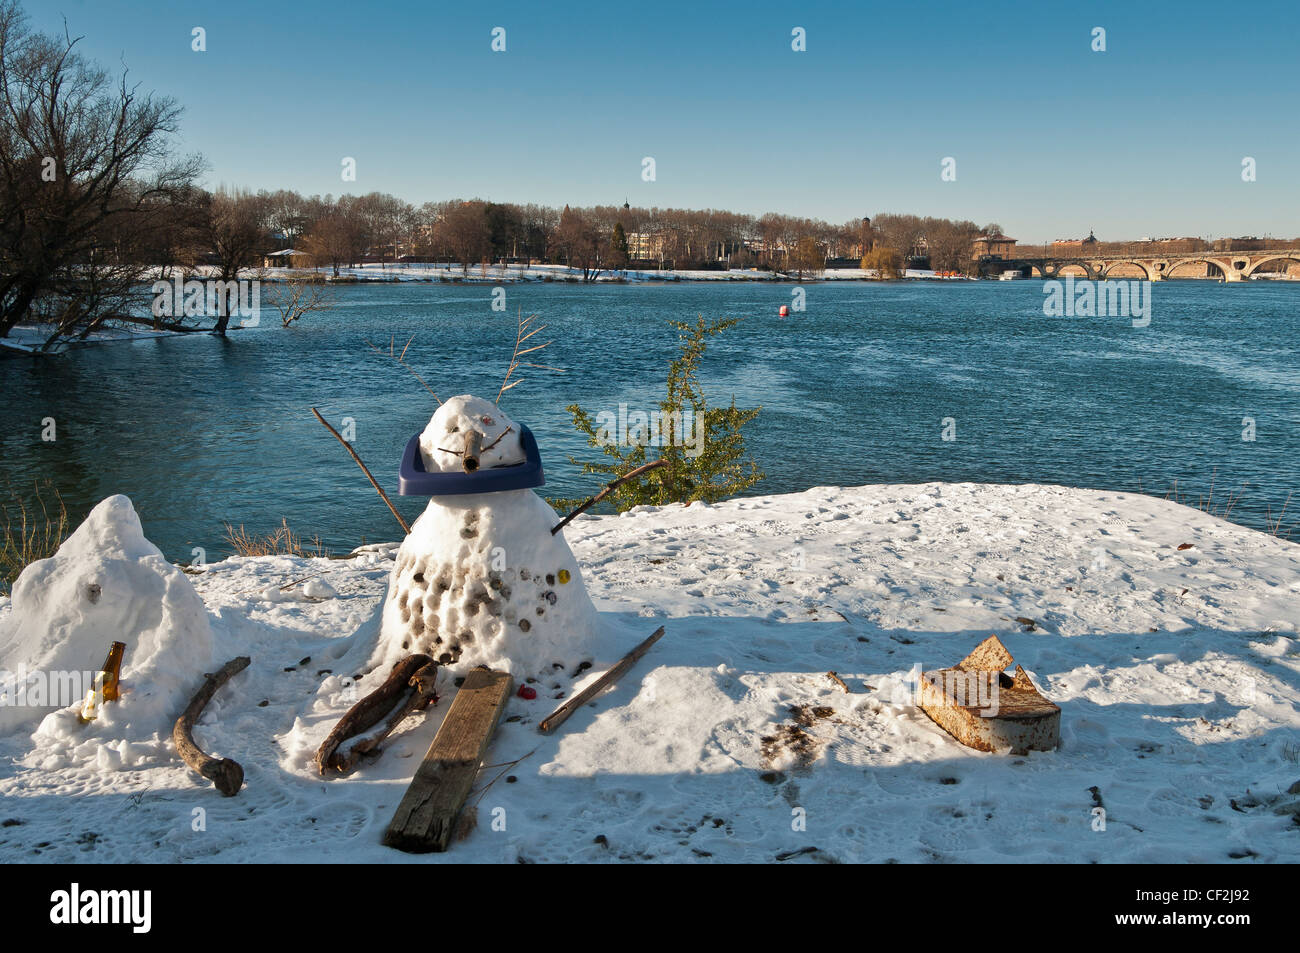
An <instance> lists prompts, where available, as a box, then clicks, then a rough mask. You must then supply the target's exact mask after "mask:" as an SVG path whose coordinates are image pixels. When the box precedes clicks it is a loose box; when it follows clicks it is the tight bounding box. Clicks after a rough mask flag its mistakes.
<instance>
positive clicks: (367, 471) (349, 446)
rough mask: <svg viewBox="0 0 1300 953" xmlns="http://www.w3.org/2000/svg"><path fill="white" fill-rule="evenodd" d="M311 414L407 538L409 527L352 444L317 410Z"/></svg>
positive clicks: (313, 409)
mask: <svg viewBox="0 0 1300 953" xmlns="http://www.w3.org/2000/svg"><path fill="white" fill-rule="evenodd" d="M311 412H312V413H313V414H315V415H316V419H317V420H319V421H320V422H321V423H322V424H324V425H325V429H326V430H328V431H329V432H330V433H332V434H333V435H334V437H335V439H337V440H338V442H339V443H341V444H343V449H344V450H346V451H347V452H348V453H349V454H350V455H351V456H352V459H353V460H355V461H356V462H357V466H359V467H360V468H361V472H362V473H364V474H365V475H366V479H367V480H369V481H370V485H371V486H373V487H374V488H375V490H376V491H378V493H379V496H380V498H382V499H383V501H384V502H385V503H386V504H388V511H389V512H390V513H392V514H393V517H394V518H395V519H396V520H397V522H398V523H400V524H401V526H402V530H403V532H405V533H406V534H407V535H408V536H409V535H410V533H411V527H410V526H409V525H408V524H407V522H406V520H404V519H402V514H401V513H399V512H397V507H395V506H393V501H392V500H390V499H389V498H388V494H387V493H385V492H384V488H383V487H382V486H380V485H379V484H378V483H377V482H376V481H375V478H374V476H373V475H372V474H371V472H370V469H369V468H368V467H367V466H366V465H365V464H364V463H362V462H361V458H360V457H359V456H357V452H356V451H355V450H353V449H352V444H350V443H348V442H347V441H346V440H344V439H343V435H342V434H341V433H339V432H338V431H337V430H335V429H334V428H333V427H331V426H330V422H329V421H328V420H326V419H325V418H324V417H322V416H321V415H320V411H319V410H317V409H316V408H315V407H313V408H312V409H311Z"/></svg>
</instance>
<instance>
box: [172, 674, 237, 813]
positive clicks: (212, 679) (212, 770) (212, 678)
mask: <svg viewBox="0 0 1300 953" xmlns="http://www.w3.org/2000/svg"><path fill="white" fill-rule="evenodd" d="M248 661H249V659H248V656H247V655H241V656H239V658H233V659H231V660H230V661H229V662H227V663H226V664H225V665H223V666H221V669H220V670H219V671H217V672H215V673H212V674H208V675H204V676H203V687H202V688H200V689H199V690H198V691H197V692H195V693H194V697H193V698H191V699H190V703H189V705H188V706H186V708H185V711H183V712H182V713H181V716H180V717H179V718H177V719H176V724H175V725H173V726H172V741H173V742H174V743H175V744H176V751H177V752H178V753H179V754H180V756H181V759H182V760H184V762H185V763H186V764H188V765H189V766H190V767H191V768H193V769H194V770H195V771H197V772H198V773H199V774H201V775H203V776H204V777H205V778H207V779H208V780H209V781H211V782H212V783H213V784H215V785H216V786H217V790H218V791H220V792H221V793H222V794H224V795H225V796H226V797H234V796H235V795H236V794H238V793H239V789H240V787H242V786H243V784H244V769H243V767H242V766H241V765H240V763H239V762H238V761H234V760H232V759H230V758H220V759H218V758H214V757H212V756H211V755H208V754H204V752H203V750H202V749H201V748H200V747H199V746H198V745H197V744H195V743H194V723H195V722H197V721H198V720H199V716H200V715H202V714H203V709H204V708H206V707H207V704H208V702H210V701H212V696H213V695H215V694H216V693H217V690H218V689H219V688H221V686H222V685H224V684H226V682H228V681H229V680H230V678H231V676H233V675H236V674H238V673H239V672H242V671H243V670H244V669H246V668H247V667H248Z"/></svg>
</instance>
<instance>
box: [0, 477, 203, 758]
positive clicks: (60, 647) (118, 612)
mask: <svg viewBox="0 0 1300 953" xmlns="http://www.w3.org/2000/svg"><path fill="white" fill-rule="evenodd" d="M114 641H118V642H125V643H126V656H125V660H124V662H123V665H122V680H121V690H122V696H121V699H120V700H119V701H118V702H116V703H114V704H108V705H105V706H103V708H102V710H101V712H100V715H99V717H98V718H97V719H96V720H95V721H94V722H93V723H91V724H89V725H82V724H80V723H79V722H78V720H77V711H78V709H79V702H80V699H81V696H82V695H84V693H85V690H86V688H88V687H89V684H90V682H89V679H93V675H94V672H95V671H96V670H98V668H99V666H100V665H102V664H103V661H104V657H105V655H107V653H108V648H109V645H110V644H111V643H112V642H114ZM212 656H213V639H212V631H211V627H210V625H209V621H208V614H207V609H206V608H205V607H204V604H203V600H202V599H200V598H199V596H198V594H197V593H196V592H195V591H194V587H193V586H192V585H191V584H190V581H189V578H188V577H187V576H186V575H185V574H184V573H183V572H182V571H181V570H180V569H178V568H177V567H176V566H173V565H172V564H171V563H169V562H168V561H167V559H166V557H164V556H163V554H162V552H161V551H160V550H159V549H158V547H157V546H155V545H154V544H153V543H151V542H149V540H148V539H146V538H145V535H144V531H143V530H142V528H141V526H140V518H139V517H138V516H137V515H136V512H135V509H134V507H133V506H132V505H131V501H130V500H129V499H127V498H126V497H125V496H110V497H109V498H108V499H106V500H104V501H102V502H101V503H99V504H98V505H97V506H96V507H95V508H94V509H93V510H91V512H90V515H89V516H87V517H86V520H85V522H84V523H82V524H81V525H80V526H78V527H77V529H76V530H75V531H74V532H73V533H72V535H71V536H69V537H68V538H67V539H66V540H65V541H64V543H63V545H62V546H60V547H59V549H58V552H56V553H55V554H54V555H53V556H51V557H50V558H49V559H42V560H40V561H38V562H34V563H32V564H31V565H30V566H28V567H27V568H26V569H24V570H23V572H22V574H21V575H20V576H19V577H18V580H17V582H15V583H14V587H13V603H12V606H11V611H10V612H8V613H6V614H5V616H3V617H0V670H2V671H3V673H4V677H5V687H7V688H8V689H10V691H9V692H7V693H6V694H5V695H4V698H3V702H4V703H3V704H0V734H7V733H9V732H11V731H14V730H16V729H18V728H20V727H29V726H32V725H34V724H35V723H36V722H38V721H40V720H41V718H42V716H45V715H49V717H48V718H46V719H45V721H44V722H43V723H42V724H41V726H40V729H39V732H38V735H40V736H44V737H46V738H50V739H60V738H61V739H63V740H65V741H69V742H72V741H75V742H77V743H80V742H83V741H85V740H86V738H87V737H88V736H93V737H98V738H101V739H103V738H116V739H128V738H131V739H135V738H140V737H147V736H149V735H151V734H154V733H159V732H160V733H162V734H163V735H164V736H165V735H166V733H167V732H168V731H169V729H170V725H171V722H172V721H173V720H174V719H175V718H176V716H177V715H178V714H179V713H180V711H181V709H182V708H183V707H184V705H185V699H186V698H187V697H188V696H189V694H190V693H191V692H192V691H193V690H194V688H195V687H196V684H197V677H198V676H199V674H201V673H202V672H205V671H209V670H210V667H211V664H212ZM70 695H72V696H74V697H69V696H70ZM67 706H71V707H67ZM56 709H61V710H56ZM52 711H53V712H54V713H53V714H50V713H51V712H52ZM124 747H125V746H124V745H119V746H118V748H119V754H120V753H121V750H124ZM127 760H128V761H129V760H130V759H127Z"/></svg>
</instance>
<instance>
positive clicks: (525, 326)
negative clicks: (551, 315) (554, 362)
mask: <svg viewBox="0 0 1300 953" xmlns="http://www.w3.org/2000/svg"><path fill="white" fill-rule="evenodd" d="M536 317H537V315H535V314H530V315H529V316H528V317H526V318H525V317H524V310H523V308H520V309H519V327H518V329H517V330H516V331H515V350H514V353H512V354H511V355H510V366H509V367H508V368H506V376H505V379H504V380H503V381H501V389H500V390H499V391H497V397H496V400H494V401H493V403H494V404H499V403H501V395H502V394H504V393H505V392H506V391H508V390H509V389H510V388H512V387H514V386H515V384H522V383H523V382H524V379H523V378H522V377H520V378H517V379H516V380H514V381H512V380H510V378H511V376H513V375H514V373H515V371H517V370H519V368H521V367H537V368H541V369H543V370H548V371H559V372H560V373H561V374H563V373H564V368H562V367H552V366H551V365H550V364H533V363H531V362H528V361H520V360H519V359H520V358H521V357H523V356H524V355H525V354H531V353H532V352H533V351H540V350H541V349H542V348H544V347H546V346H547V345H548V344H550V343H551V342H550V341H547V342H546V344H534V345H533V346H532V347H524V346H523V344H524V342H525V341H527V340H528V339H529V338H531V337H532V336H533V335H534V334H536V333H537V332H538V331H545V330H546V325H544V324H542V325H539V326H538V327H535V328H534V327H532V323H533V320H534V319H535V318H536ZM525 332H526V333H525Z"/></svg>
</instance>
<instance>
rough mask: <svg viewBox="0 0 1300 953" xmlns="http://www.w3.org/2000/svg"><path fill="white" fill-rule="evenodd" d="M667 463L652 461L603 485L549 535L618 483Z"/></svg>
mask: <svg viewBox="0 0 1300 953" xmlns="http://www.w3.org/2000/svg"><path fill="white" fill-rule="evenodd" d="M667 462H668V461H667V460H664V459H663V458H662V457H661V458H659V459H658V460H654V461H652V462H650V463H646V464H642V465H641V466H639V467H637V468H636V469H635V470H629V471H628V472H627V473H624V474H623V475H622V476H621V477H619V478H618V479H617V480H614V481H612V482H610V483H607V484H606V485H605V489H603V490H601V491H600V492H599V493H597V494H596V495H595V496H593V497H592V498H591V499H589V500H587V502H585V503H582V504H580V505H579V506H578V508H577V509H575V510H573V511H572V512H571V513H569V515H568V516H566V517H565V518H564V519H562V520H560V521H559V522H558V523H556V524H555V525H554V526H552V527H551V535H552V536H554V535H555V534H556V533H558V532H559V531H560V530H562V529H564V527H566V526H568V525H569V523H570V522H572V521H573V519H574V517H576V516H579V515H581V514H582V513H584V512H586V511H587V510H589V509H590V508H591V507H593V506H595V505H596V504H597V503H599V502H600V501H601V500H603V499H604V498H605V497H607V496H609V494H610V491H611V490H613V489H614V488H615V487H617V486H618V485H619V484H620V483H626V482H627V481H628V480H631V479H634V478H636V477H639V476H641V475H642V474H643V473H649V472H650V471H651V470H653V469H654V468H655V467H661V466H663V465H664V464H665V463H667Z"/></svg>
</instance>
